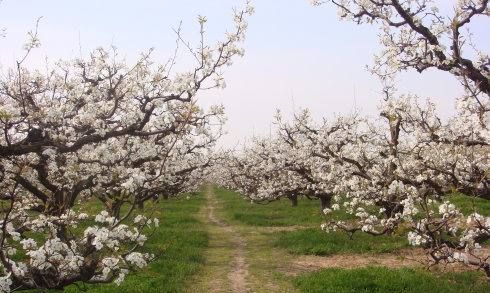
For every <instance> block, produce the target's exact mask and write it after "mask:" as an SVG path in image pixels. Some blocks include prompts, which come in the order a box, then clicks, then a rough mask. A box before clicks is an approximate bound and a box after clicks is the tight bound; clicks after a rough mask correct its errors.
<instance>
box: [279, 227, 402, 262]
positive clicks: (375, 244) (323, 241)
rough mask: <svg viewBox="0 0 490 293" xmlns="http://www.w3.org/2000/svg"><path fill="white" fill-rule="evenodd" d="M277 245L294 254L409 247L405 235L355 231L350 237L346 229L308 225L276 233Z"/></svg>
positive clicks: (360, 251)
mask: <svg viewBox="0 0 490 293" xmlns="http://www.w3.org/2000/svg"><path fill="white" fill-rule="evenodd" d="M275 245H276V246H277V247H281V248H285V249H286V250H287V251H288V252H290V253H294V254H313V255H324V256H326V255H333V254H341V253H386V252H393V251H395V250H398V249H400V248H404V247H408V241H407V238H406V237H405V236H398V235H392V236H371V235H369V234H366V233H355V234H354V236H353V239H350V238H349V237H348V235H347V234H346V233H343V232H330V233H326V232H324V231H322V230H320V229H319V228H318V229H315V228H313V229H304V230H298V231H292V232H279V233H276V241H275Z"/></svg>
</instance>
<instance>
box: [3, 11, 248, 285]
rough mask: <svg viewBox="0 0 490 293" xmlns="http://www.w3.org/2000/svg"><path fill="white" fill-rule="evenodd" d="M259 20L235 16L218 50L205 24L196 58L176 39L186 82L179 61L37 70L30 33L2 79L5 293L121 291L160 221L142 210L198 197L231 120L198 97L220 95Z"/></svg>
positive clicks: (96, 61)
mask: <svg viewBox="0 0 490 293" xmlns="http://www.w3.org/2000/svg"><path fill="white" fill-rule="evenodd" d="M252 12H253V9H252V8H251V7H250V6H247V7H246V8H245V9H244V10H242V11H235V14H234V21H235V28H234V30H233V31H231V32H229V33H227V34H226V36H225V39H224V40H223V41H221V42H218V43H217V44H216V45H213V46H212V45H208V44H206V42H205V30H204V26H205V22H206V20H205V19H204V18H202V17H200V18H199V24H200V27H201V37H202V38H201V40H200V42H199V45H198V46H197V47H196V48H193V47H192V46H191V45H190V44H189V43H187V42H185V41H184V38H183V37H182V35H181V32H180V30H179V31H177V34H178V38H179V42H180V44H182V43H183V44H184V45H185V47H186V48H187V49H188V52H189V53H190V55H191V57H192V58H193V59H194V60H195V66H194V68H193V69H192V70H189V71H184V72H175V69H174V67H175V64H176V62H177V58H176V56H177V55H178V53H177V50H176V54H175V56H174V57H172V58H170V59H169V60H168V62H167V63H165V64H157V63H155V62H154V61H153V60H152V56H151V55H152V52H151V51H150V52H148V53H145V54H142V55H141V57H140V58H139V59H138V60H137V61H136V62H135V64H133V65H128V63H127V62H126V61H125V60H123V59H121V58H120V57H118V55H117V51H116V50H115V49H112V50H104V49H102V48H100V49H96V50H95V51H93V52H92V53H91V54H90V55H89V57H88V58H83V59H82V58H80V59H76V60H71V61H60V62H58V63H56V64H55V65H53V66H48V69H46V71H41V70H29V69H28V68H27V67H26V66H25V65H24V61H25V59H26V57H27V55H28V54H29V52H30V50H31V49H33V48H35V47H37V46H38V45H39V41H38V39H37V33H36V32H34V33H31V34H30V36H31V37H32V38H31V39H32V40H31V41H30V42H28V44H27V45H26V47H25V48H26V57H24V58H23V59H22V60H20V61H18V62H17V64H16V67H14V68H12V69H8V70H6V71H5V72H4V73H3V74H2V77H1V79H0V129H1V130H0V132H1V133H0V196H1V201H0V209H1V211H0V218H1V222H0V228H1V236H0V264H1V265H0V274H1V275H0V292H9V291H15V290H24V289H35V288H37V289H62V288H64V287H66V286H68V285H70V284H73V283H77V282H84V283H109V282H116V283H117V284H120V283H121V282H122V281H123V280H124V277H125V276H126V275H127V274H128V273H129V272H130V271H131V270H136V269H141V268H143V267H145V266H146V265H147V263H148V262H149V261H150V260H152V259H153V258H154V255H153V254H152V253H151V252H148V251H146V250H145V248H144V247H143V246H144V244H145V242H146V240H147V239H148V237H150V236H151V233H152V232H153V231H154V229H155V228H156V227H158V225H159V221H158V219H155V218H152V217H151V215H149V214H148V213H144V214H139V215H135V212H134V211H135V210H137V207H138V206H140V207H141V206H142V205H143V203H144V202H145V201H147V200H149V199H156V198H158V197H169V196H175V195H177V194H179V193H181V192H187V191H192V190H194V189H195V188H197V186H199V185H200V182H201V181H202V180H203V178H205V176H206V174H207V172H208V171H207V168H208V167H209V166H210V165H212V164H213V162H214V161H215V160H216V159H215V157H214V155H213V154H212V150H211V148H212V147H213V145H214V143H215V141H216V140H217V139H218V137H219V136H220V135H221V133H222V131H221V124H222V123H223V121H224V116H223V115H224V113H223V109H222V107H220V106H215V107H211V108H210V109H209V110H204V109H202V108H201V107H200V106H199V105H198V104H197V98H196V95H197V94H198V93H199V92H201V91H203V90H206V89H210V88H217V87H218V88H219V87H222V86H224V80H223V77H222V70H223V69H224V68H225V67H226V66H229V65H230V64H231V63H232V60H233V58H235V57H237V56H241V55H242V54H243V49H242V48H241V47H240V44H241V43H242V41H243V39H244V34H245V30H246V28H247V22H246V17H247V16H248V15H250V14H251V13H252ZM142 212H143V211H142Z"/></svg>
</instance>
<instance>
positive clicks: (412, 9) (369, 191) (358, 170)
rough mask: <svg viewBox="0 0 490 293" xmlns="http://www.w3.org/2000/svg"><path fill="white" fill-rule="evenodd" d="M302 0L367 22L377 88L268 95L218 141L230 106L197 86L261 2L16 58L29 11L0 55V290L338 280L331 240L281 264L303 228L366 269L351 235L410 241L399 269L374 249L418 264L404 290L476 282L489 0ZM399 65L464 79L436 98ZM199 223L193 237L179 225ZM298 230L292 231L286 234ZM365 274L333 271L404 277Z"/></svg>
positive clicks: (488, 80) (485, 216) (486, 128)
mask: <svg viewBox="0 0 490 293" xmlns="http://www.w3.org/2000/svg"><path fill="white" fill-rule="evenodd" d="M4 2H5V3H1V4H0V9H3V8H2V6H4V5H6V4H7V2H8V1H7V0H6V1H4ZM304 2H306V1H304ZM310 2H311V3H310V5H311V6H312V7H311V6H310V7H308V8H310V9H314V11H315V13H318V12H321V11H323V12H326V11H331V10H333V9H337V11H338V17H339V18H340V20H343V21H347V22H350V23H353V24H355V25H356V26H353V27H352V26H350V29H352V28H354V29H355V28H356V27H357V26H359V27H362V28H364V27H368V28H369V29H371V30H374V31H376V33H377V35H378V38H379V39H378V40H376V39H371V40H370V42H372V43H373V44H376V42H378V43H377V46H376V48H377V53H376V54H375V56H374V60H373V61H372V62H369V60H368V61H366V63H369V64H370V65H368V67H367V68H368V72H369V73H370V74H371V75H372V77H374V78H376V80H377V81H378V84H379V85H380V87H381V88H382V89H381V90H380V91H379V93H378V94H377V96H378V99H377V100H376V99H375V100H373V101H372V103H374V104H377V110H376V111H375V113H374V115H372V114H371V115H370V114H367V113H366V112H365V111H363V110H362V109H358V108H355V109H352V110H351V111H349V112H344V113H336V114H334V115H332V113H325V114H324V115H323V117H320V118H319V117H317V115H315V114H314V113H313V112H314V109H308V107H301V108H299V109H294V111H293V113H292V114H288V113H284V112H285V111H283V110H277V111H276V112H275V115H273V116H270V117H269V118H268V119H269V120H270V121H272V124H271V125H272V126H271V127H270V129H269V134H268V135H253V136H249V137H248V138H246V139H245V142H244V143H240V144H235V145H233V146H223V144H222V143H220V141H222V138H223V137H224V136H226V135H233V133H232V131H226V130H225V129H226V120H227V115H226V109H225V107H223V105H220V104H217V105H212V106H209V107H206V106H204V105H203V104H202V100H204V99H206V98H207V96H206V95H208V96H209V95H210V94H211V95H215V94H216V92H221V91H224V88H225V85H226V83H225V76H226V71H229V70H230V71H231V70H233V67H234V66H232V65H234V64H233V63H234V62H241V63H245V64H246V63H247V55H244V53H245V49H244V48H246V47H247V40H246V37H247V38H253V35H250V34H249V33H248V31H247V29H248V26H249V22H250V25H252V24H253V21H254V17H255V15H254V12H255V10H257V13H258V14H260V10H259V9H258V8H259V7H260V5H259V3H248V2H247V3H244V4H243V5H242V7H243V8H237V9H233V11H232V12H233V13H232V15H231V16H232V27H229V28H227V31H226V33H225V34H224V35H222V36H221V37H220V38H219V39H218V40H216V41H209V40H210V39H213V37H209V32H208V31H209V28H208V22H210V21H212V20H211V19H209V20H208V17H204V16H198V17H197V28H198V29H197V32H195V34H194V35H195V40H189V39H188V38H187V37H186V36H185V35H184V33H183V27H182V23H181V25H179V27H178V28H176V29H174V30H173V32H174V37H175V39H176V42H175V43H170V45H173V46H174V47H173V48H174V53H173V54H171V56H170V57H168V58H167V59H165V60H163V61H162V59H161V58H159V57H158V58H157V57H156V56H155V51H154V49H149V50H147V51H144V52H143V53H141V54H139V55H138V57H137V58H135V59H134V60H133V61H129V60H128V58H126V57H123V56H125V53H121V50H120V49H116V48H115V47H114V46H112V47H107V48H102V47H98V48H96V49H94V50H92V51H90V53H88V54H87V56H83V57H77V58H72V59H60V60H58V61H56V62H51V61H45V64H43V66H42V68H39V67H36V66H33V65H32V64H31V63H30V61H31V59H32V58H35V57H34V56H35V54H36V50H40V48H42V45H41V44H42V43H43V39H42V32H43V19H40V20H38V21H37V23H36V24H35V26H34V27H33V29H32V30H31V31H29V33H28V34H27V37H26V38H25V41H26V42H25V44H24V46H23V50H22V52H21V53H20V54H19V56H18V57H17V58H16V60H15V61H14V62H12V64H2V65H1V67H0V70H1V74H0V227H1V235H0V292H13V291H23V290H41V291H42V292H45V291H46V290H68V291H67V292H79V291H78V290H81V291H87V290H88V291H92V292H101V291H97V290H103V288H109V289H107V290H114V292H119V290H122V291H120V292H126V291H127V292H150V291H151V292H153V290H156V291H155V292H297V291H298V292H352V291H348V289H347V287H346V288H344V287H341V285H338V284H337V283H338V282H341V280H342V278H344V275H342V274H344V273H345V272H347V271H335V269H332V267H340V268H342V269H343V270H348V269H352V268H351V267H349V266H348V265H347V264H343V263H342V259H340V260H338V261H335V263H334V265H333V266H330V265H325V263H329V261H330V260H329V258H328V255H329V254H330V252H329V253H326V252H325V254H323V252H322V253H315V252H313V253H310V252H311V251H310V252H308V253H305V252H304V251H303V252H300V253H299V254H313V255H315V257H316V258H315V259H314V261H315V263H316V264H321V265H312V264H311V263H310V262H313V260H311V259H309V260H308V261H309V263H308V264H309V265H308V266H307V267H315V268H316V269H315V271H316V270H318V269H324V270H325V271H322V270H320V271H319V272H320V273H318V276H317V275H314V277H313V275H311V276H312V277H311V278H310V277H304V276H306V275H305V274H312V273H311V272H310V270H307V271H304V270H303V269H302V270H301V271H299V272H297V271H294V269H290V270H287V271H286V272H285V271H284V269H283V268H285V267H291V268H294V267H295V265H293V264H297V263H298V262H299V261H300V260H298V259H297V258H298V256H295V254H294V253H292V251H293V250H294V249H297V247H299V246H300V243H303V242H305V243H308V244H307V245H308V247H310V246H312V247H317V248H318V247H329V248H328V249H333V248H332V247H333V246H332V245H337V244H335V243H337V242H338V241H341V240H339V239H344V237H345V239H346V240H342V241H345V242H342V243H343V244H342V245H344V246H345V247H348V248H347V249H346V252H342V253H346V254H345V255H347V254H348V255H347V256H345V258H346V259H347V258H348V257H349V255H350V256H352V258H353V259H357V260H359V259H361V260H362V259H366V261H365V262H366V263H367V268H368V270H370V272H369V273H370V274H374V275H376V276H377V278H381V280H382V279H383V278H388V279H389V278H395V279H396V278H398V277H388V276H389V274H391V273H392V272H385V271H383V270H384V267H383V266H381V267H380V268H378V267H377V264H376V263H373V262H372V261H370V260H369V257H368V256H366V255H364V254H362V253H359V254H354V253H357V250H356V249H357V247H360V246H362V247H364V246H363V245H367V246H366V247H369V248H368V250H369V251H370V252H371V253H385V252H384V251H378V250H376V249H378V248H376V247H375V246H376V245H375V244H372V243H381V244H379V245H380V246H387V247H391V246H390V245H392V244H393V243H396V245H400V247H402V250H399V251H401V252H400V253H401V254H408V252H416V254H417V259H416V260H415V262H420V263H419V264H418V266H417V265H414V266H413V267H414V268H413V271H412V270H411V269H409V270H408V271H399V267H405V265H406V264H405V261H404V260H403V258H400V257H398V258H394V259H393V260H392V261H391V262H390V266H389V267H391V268H395V269H396V273H397V274H401V275H400V276H402V277H400V278H401V279H404V278H407V279H409V278H412V277H413V278H414V280H416V279H420V278H422V279H423V278H427V280H426V281H424V282H421V284H422V285H420V284H419V286H428V287H413V288H412V287H410V286H412V285H403V286H405V287H406V286H409V287H408V288H412V289H410V290H414V291H413V292H420V290H434V291H435V292H439V290H441V292H442V291H443V290H444V289H443V288H445V287H444V286H446V285H447V284H451V283H452V282H453V283H454V282H456V285H454V286H453V287H452V288H451V290H456V291H454V292H460V291H458V290H463V289H461V288H465V285H464V284H466V283H464V284H463V283H461V284H463V285H461V284H460V283H458V282H459V281H454V280H463V279H464V280H466V281H464V282H467V283H468V284H469V283H472V284H476V285H474V286H476V287H474V288H473V287H472V288H473V289H474V290H475V291H468V292H480V291H478V290H481V292H484V291H486V290H487V289H488V288H490V287H488V279H489V278H490V247H489V246H488V245H489V243H490V242H489V241H490V58H489V55H488V46H487V44H486V43H485V42H483V43H482V42H478V41H476V40H477V39H478V38H480V39H483V40H485V39H487V38H488V32H489V30H488V27H489V26H488V20H489V16H490V5H489V1H487V0H458V1H453V2H452V3H451V5H450V9H447V5H441V3H439V2H440V1H431V0H403V1H398V0H386V1H385V0H376V1H374V0H331V1H310ZM301 4H303V5H304V6H308V3H301ZM446 4H447V3H446ZM132 5H137V3H133V4H132ZM281 5H287V4H281ZM254 7H255V8H254ZM322 9H323V10H322ZM270 21H273V19H270ZM474 23H477V24H478V25H480V26H481V27H478V26H475V25H473V24H474ZM2 25H3V24H2V23H1V20H0V26H2ZM341 25H348V24H345V23H343V24H341ZM10 29H11V28H10V27H8V26H6V27H5V29H4V30H2V37H1V38H4V39H6V38H7V37H8V35H9V30H10ZM482 32H483V33H482ZM479 34H480V35H479ZM481 34H483V35H481ZM319 37H320V38H329V37H328V36H319ZM329 40H330V41H332V42H335V39H333V37H330V39H329ZM0 41H5V40H2V39H0ZM478 44H483V45H482V46H481V48H480V47H479V46H478ZM251 50H252V51H253V49H251ZM183 54H187V56H188V57H189V58H188V59H186V60H184V61H182V60H181V57H182V55H183ZM129 59H130V58H129ZM179 62H181V63H182V64H181V63H179ZM363 65H364V64H360V65H359V66H361V67H362V66H363ZM230 66H231V67H230ZM239 66H240V65H239ZM407 72H409V73H410V72H411V73H412V74H416V75H415V76H416V78H415V79H411V81H412V82H413V84H412V83H409V84H404V88H405V87H408V88H410V87H411V86H414V87H415V86H417V80H419V79H423V78H424V77H425V76H428V78H431V77H430V76H432V75H433V74H444V75H445V76H450V78H451V79H450V80H451V81H453V83H454V84H455V87H457V88H458V89H459V90H460V93H461V94H460V95H459V96H457V97H446V101H445V102H446V103H449V104H450V105H454V107H453V110H452V112H451V114H450V115H447V114H446V113H443V112H441V111H440V109H438V103H437V102H436V101H434V100H433V99H431V98H430V97H427V96H423V95H421V94H419V93H417V94H415V93H412V92H410V91H407V92H406V91H405V90H402V89H400V88H399V84H398V83H397V78H398V77H399V76H401V75H403V74H406V73H407ZM240 74H246V73H245V72H244V73H240ZM414 80H415V81H414ZM231 86H232V85H228V87H231ZM247 86H248V87H251V88H253V87H254V85H253V84H250V85H247ZM207 93H208V94H207ZM361 94H362V93H361ZM235 102H237V103H246V101H245V100H244V101H235ZM229 118H233V117H229ZM252 119H253V117H252ZM227 132H228V133H227ZM283 203H286V204H283ZM194 205H197V206H198V207H196V208H194ZM168 209H172V210H168ZM173 209H175V210H173ZM176 211H177V212H176ZM175 212H176V213H175ZM173 213H175V214H173ZM187 221H190V222H189V223H191V222H192V223H194V224H193V225H190V226H185V225H186V224H185V223H187ZM179 225H184V226H182V227H187V228H179V227H181V226H179ZM266 228H267V229H269V230H267V229H266ZM281 228H283V229H282V230H281ZM165 229H169V230H165ZM276 230H277V231H276ZM172 231H173V232H172ZM162 233H163V234H162ZM200 233H203V236H202V237H203V239H205V240H202V241H203V242H202V243H201V242H199V241H197V240H195V239H194V238H192V237H198V235H201V234H200ZM288 233H289V234H288ZM295 233H296V234H297V235H303V236H301V237H300V238H301V239H299V240H297V241H298V242H297V243H293V244H291V245H292V246H290V247H288V246H287V245H286V244H284V242H285V241H286V240H285V239H290V238H288V237H293V236H294V235H296V234H295ZM301 233H305V234H301ZM191 234H193V235H191ZM161 235H167V236H168V237H167V238H165V237H163V236H161ZM271 235H272V236H271ZM304 235H306V236H304ZM160 237H162V238H160ZM172 237H175V238H172ZM199 237H200V236H199ZM274 237H276V238H277V239H279V240H277V239H276V238H274ZM178 239H180V240H178ZM273 239H276V240H273ZM273 242H274V243H276V244H275V245H271V243H273ZM197 243H201V244H199V246H197V245H198V244H197ZM404 243H406V245H405V244H404ZM186 245H196V246H195V247H193V248H192V251H194V250H195V251H196V252H195V253H196V254H195V255H194V256H192V257H191V256H187V255H185V253H190V251H191V249H190V248H188V249H186V250H184V249H183V250H182V251H180V250H178V247H180V246H181V247H187V246H186ZM281 245H285V247H281ZM396 245H395V246H396ZM293 246H294V247H295V248H292V247H293ZM344 246H343V247H344ZM162 247H163V248H162ZM172 247H175V249H177V250H175V251H174V250H172V249H174V248H172ZM216 247H225V248H223V249H224V250H218V249H217V248H216ZM263 247H267V248H263ZM263 249H267V251H269V252H266V251H264V250H263ZM281 249H282V250H281ZM298 249H299V248H298ZM339 249H340V248H339ZM342 249H344V248H341V249H340V250H342ZM397 249H398V248H393V249H391V248H390V249H389V251H388V253H396V251H397ZM300 250H301V249H300ZM320 250H321V249H320ZM184 251H186V252H184ZM322 251H323V250H322ZM328 251H330V250H328ZM407 251H408V252H407ZM173 253H175V255H174V254H173ZM261 253H265V255H267V256H265V255H262V254H261ZM342 253H341V255H342ZM275 255H278V256H279V255H282V257H281V256H279V257H275ZM166 257H167V258H166ZM267 257H271V259H268V258H267ZM383 257H386V258H389V257H391V254H379V258H383ZM190 259H193V260H192V261H190ZM265 260H267V261H265ZM422 260H423V261H422ZM171 261H174V262H173V263H171ZM194 261H195V262H197V263H194ZM301 261H303V263H304V262H305V260H301ZM187 262H189V263H187ZM220 262H222V263H220ZM361 262H362V261H361ZM210 263H218V264H221V265H216V266H214V267H210V266H208V265H209V264H210ZM165 266H172V267H171V268H170V267H169V268H166V267H165ZM228 266H230V268H228ZM266 266H267V268H266ZM373 266H374V267H373ZM183 268H185V269H183ZM354 268H355V266H354ZM447 268H453V269H454V270H453V271H450V270H448V269H447ZM227 270H229V271H227ZM262 270H263V271H262ZM270 270H272V271H275V273H274V274H272V273H270V272H268V271H270ZM332 270H333V271H332ZM376 270H381V271H380V272H377V271H376ZM266 271H267V273H266ZM427 271H429V273H427ZM353 272H354V271H353ZM475 272H477V273H475ZM364 273H366V272H357V273H352V275H351V277H346V278H347V279H348V280H351V281H349V283H355V284H357V283H356V282H359V283H358V284H359V285H358V286H359V287H358V288H357V289H358V290H361V289H363V290H365V291H363V292H371V291H372V292H405V291H398V290H401V289H399V288H397V287H396V286H395V285H393V286H395V287H389V286H388V287H386V288H385V287H383V286H385V285H383V284H381V283H379V284H378V283H376V284H377V285H376V286H378V287H363V286H367V285H363V284H364V283H362V282H363V281H362V280H361V281H359V280H358V279H357V276H362V274H364ZM145 274H149V275H150V276H152V277H153V278H155V277H156V276H158V278H163V279H165V280H164V281H162V284H160V285H158V286H163V287H158V286H157V285H155V286H156V287H154V286H153V285H151V284H150V283H148V285H145V284H146V283H145V282H149V281H148V280H150V279H146V278H145V277H142V279H141V280H143V281H131V280H133V279H130V281H126V279H127V278H135V279H134V280H139V279H138V278H139V277H138V276H140V275H142V276H145ZM313 274H315V273H313ZM321 274H324V275H321ZM329 274H332V275H331V276H333V277H329V276H330V275H329ZM413 274H415V275H413ZM417 274H419V275H417ZM432 274H434V275H432ZM454 274H463V275H461V276H460V277H455V275H454ZM412 275H413V276H412ZM130 276H131V277H130ZM277 276H280V277H277ZM281 276H282V277H281ZM308 276H310V275H308ZM322 276H323V277H322ZM352 276H353V277H352ZM274 278H277V279H274ZM308 278H310V279H308ZM328 278H330V279H328ZM332 278H333V279H332ZM451 278H454V280H453V279H451ZM465 278H466V279H465ZM181 279H182V280H181ZM213 279H215V280H214V281H213ZM291 279H294V280H293V281H291ZM361 279H362V278H361ZM158 280H159V279H158ZM220 280H221V281H220ZM274 280H275V281H274ZM308 280H309V281H308ZM339 280H340V281H339ZM424 280H425V279H424ZM433 280H434V281H433ZM378 281H379V280H378ZM126 282H130V283H129V284H137V285H134V286H136V287H131V285H128V286H130V287H124V286H125V283H126ZM131 282H134V283H131ZM179 282H180V283H179ZM216 282H218V283H220V282H221V283H223V284H224V283H226V284H228V285H223V287H222V288H220V286H218V285H217V284H215V283H216ZM336 282H337V283H336ZM380 282H381V281H380ZM431 282H433V283H431ZM444 282H446V283H444ZM461 282H463V281H461ZM142 283H145V284H142ZM167 283H168V284H172V286H176V287H175V288H173V287H172V288H173V289H172V288H170V287H168V288H167V287H165V286H167ZM334 283H335V284H337V285H336V286H340V287H328V286H333V285H332V284H334ZM412 283H413V282H412ZM108 284H112V285H108ZM176 284H178V285H176ZM339 284H340V283H339ZM107 286H112V287H107ZM138 286H148V287H141V288H140V287H138ZM152 286H153V287H152ZM169 286H170V285H169ZM179 286H180V287H179ZM315 286H317V287H315ZM322 286H323V287H322ZM342 286H343V285H342ZM349 286H350V285H349ZM400 286H401V285H400ZM413 286H415V285H413ZM431 286H432V287H431ZM447 286H449V287H451V286H450V285H447ZM458 286H462V287H458ZM101 288H102V289H101ZM110 288H113V289H110ZM138 288H139V289H138ZM145 288H146V289H145ZM157 288H160V289H157ZM308 288H309V289H308ZM319 288H323V289H319ZM329 288H330V289H329ZM335 288H337V289H335ZM339 288H344V289H339ZM349 288H350V287H349ZM369 288H371V289H369ZM376 288H377V289H376ZM417 288H418V289H417ZM473 289H472V290H473ZM70 290H71V291H70ZM73 290H75V291H73ZM132 290H134V291H132ZM223 290H224V291H223ZM288 290H290V291H288ZM324 290H327V291H324ZM328 290H336V291H328ZM342 290H345V291H342ZM376 290H378V291H376ZM383 290H386V291H383ZM32 292H34V291H32ZM46 292H47V291H46ZM103 292H108V291H103ZM111 292H112V291H111ZM409 292H412V291H409ZM447 292H453V291H447Z"/></svg>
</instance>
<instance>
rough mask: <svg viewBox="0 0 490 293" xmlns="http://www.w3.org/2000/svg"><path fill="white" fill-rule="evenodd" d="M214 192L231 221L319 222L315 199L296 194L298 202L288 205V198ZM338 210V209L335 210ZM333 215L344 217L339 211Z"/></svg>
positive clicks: (257, 223)
mask: <svg viewBox="0 0 490 293" xmlns="http://www.w3.org/2000/svg"><path fill="white" fill-rule="evenodd" d="M214 191H215V193H216V195H217V197H218V199H220V200H221V201H222V202H223V206H224V207H223V210H224V214H225V216H226V217H227V218H228V219H229V220H232V221H235V222H238V223H240V224H243V225H249V226H278V227H280V226H294V225H299V226H318V227H319V226H320V224H321V223H322V221H324V218H323V215H322V213H321V210H320V201H319V200H309V199H307V198H303V197H301V198H299V199H298V206H296V207H292V206H291V202H290V201H289V200H288V199H281V200H277V201H273V202H270V203H267V204H257V203H251V202H250V201H247V200H245V199H243V198H242V197H240V195H239V194H238V193H236V192H234V191H230V190H227V189H223V188H216V189H215V190H214ZM336 213H338V212H336ZM334 216H336V217H340V218H342V219H344V218H345V216H344V217H343V215H341V214H335V215H334Z"/></svg>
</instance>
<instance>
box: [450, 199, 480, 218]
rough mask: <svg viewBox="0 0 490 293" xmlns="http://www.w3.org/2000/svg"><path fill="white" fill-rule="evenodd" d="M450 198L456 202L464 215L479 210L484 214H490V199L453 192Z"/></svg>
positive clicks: (478, 211) (452, 201)
mask: <svg viewBox="0 0 490 293" xmlns="http://www.w3.org/2000/svg"><path fill="white" fill-rule="evenodd" d="M448 200H449V201H450V202H451V203H454V205H455V206H457V207H458V208H459V209H460V210H461V212H462V213H463V214H464V215H469V214H471V213H473V212H477V213H479V214H480V215H483V216H487V217H488V216H490V200H486V199H482V198H478V197H472V196H466V195H463V194H452V195H450V196H449V198H448Z"/></svg>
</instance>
